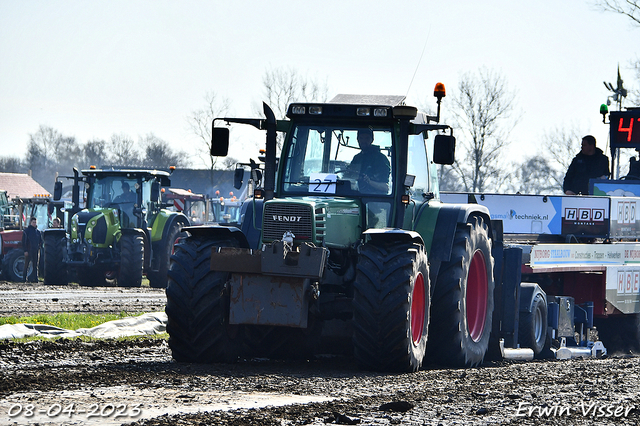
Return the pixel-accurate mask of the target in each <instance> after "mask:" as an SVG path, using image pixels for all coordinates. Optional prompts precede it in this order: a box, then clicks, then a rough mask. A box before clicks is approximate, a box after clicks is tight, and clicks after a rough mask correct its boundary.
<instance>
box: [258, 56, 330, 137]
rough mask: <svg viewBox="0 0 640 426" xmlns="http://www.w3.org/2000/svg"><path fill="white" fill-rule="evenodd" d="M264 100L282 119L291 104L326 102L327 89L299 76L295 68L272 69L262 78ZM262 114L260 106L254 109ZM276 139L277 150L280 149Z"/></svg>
mask: <svg viewBox="0 0 640 426" xmlns="http://www.w3.org/2000/svg"><path fill="white" fill-rule="evenodd" d="M262 83H263V85H264V100H265V102H266V103H267V105H269V106H270V107H271V108H272V109H273V111H274V113H275V115H276V118H278V119H284V118H285V117H286V115H287V108H288V107H289V104H291V103H292V102H326V101H327V97H328V93H329V89H328V86H327V83H326V82H324V83H322V82H320V81H318V80H316V79H313V78H309V77H306V76H303V75H301V74H300V73H299V72H298V71H297V70H296V69H295V68H291V67H289V68H285V67H281V68H272V69H269V70H267V71H266V72H265V73H264V75H263V76H262ZM256 113H257V114H260V115H261V114H262V104H260V107H259V108H256ZM282 142H283V141H282V138H281V137H280V135H279V137H278V149H281V148H282Z"/></svg>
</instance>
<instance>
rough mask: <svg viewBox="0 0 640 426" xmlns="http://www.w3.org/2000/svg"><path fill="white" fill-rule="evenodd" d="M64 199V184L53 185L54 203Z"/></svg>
mask: <svg viewBox="0 0 640 426" xmlns="http://www.w3.org/2000/svg"><path fill="white" fill-rule="evenodd" d="M60 198H62V182H60V181H57V182H56V183H54V184H53V201H60Z"/></svg>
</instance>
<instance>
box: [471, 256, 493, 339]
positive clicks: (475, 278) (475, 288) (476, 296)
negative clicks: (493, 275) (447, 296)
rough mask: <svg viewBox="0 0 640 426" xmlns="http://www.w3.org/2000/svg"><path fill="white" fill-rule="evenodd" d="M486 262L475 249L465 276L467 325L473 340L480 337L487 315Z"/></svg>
mask: <svg viewBox="0 0 640 426" xmlns="http://www.w3.org/2000/svg"><path fill="white" fill-rule="evenodd" d="M487 281H488V280H487V264H486V263H485V259H484V254H482V251H480V250H476V252H475V253H474V254H473V258H472V259H471V266H470V267H469V276H468V277H467V296H466V307H467V326H468V327H469V334H470V335H471V339H472V340H473V341H474V342H477V341H478V340H480V338H481V337H482V332H483V331H484V323H485V319H486V316H487V294H488V292H489V291H488V287H489V285H488V282H487Z"/></svg>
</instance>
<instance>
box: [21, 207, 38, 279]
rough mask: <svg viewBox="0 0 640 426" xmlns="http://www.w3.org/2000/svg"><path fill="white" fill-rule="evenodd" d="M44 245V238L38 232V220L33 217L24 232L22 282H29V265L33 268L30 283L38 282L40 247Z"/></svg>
mask: <svg viewBox="0 0 640 426" xmlns="http://www.w3.org/2000/svg"><path fill="white" fill-rule="evenodd" d="M41 243H42V236H41V233H40V231H39V230H38V219H36V218H35V217H33V216H32V217H31V219H30V220H29V226H27V228H26V229H25V230H24V231H22V247H23V248H24V271H23V275H22V281H23V282H27V272H28V271H29V264H31V265H32V266H33V270H32V271H31V275H30V276H29V282H32V283H37V282H38V254H39V253H40V245H41Z"/></svg>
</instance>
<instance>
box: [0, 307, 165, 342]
mask: <svg viewBox="0 0 640 426" xmlns="http://www.w3.org/2000/svg"><path fill="white" fill-rule="evenodd" d="M166 329H167V314H165V313H164V312H150V313H147V314H143V315H140V316H137V317H127V318H122V319H119V320H114V321H109V322H105V323H104V324H100V325H98V326H95V327H92V328H79V329H77V330H66V329H64V328H58V327H53V326H51V325H45V324H5V325H2V326H0V340H2V339H19V338H22V337H31V336H43V337H51V338H54V337H78V336H89V337H94V338H102V339H108V338H116V337H124V336H143V335H145V334H160V333H164V332H165V331H166Z"/></svg>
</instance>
